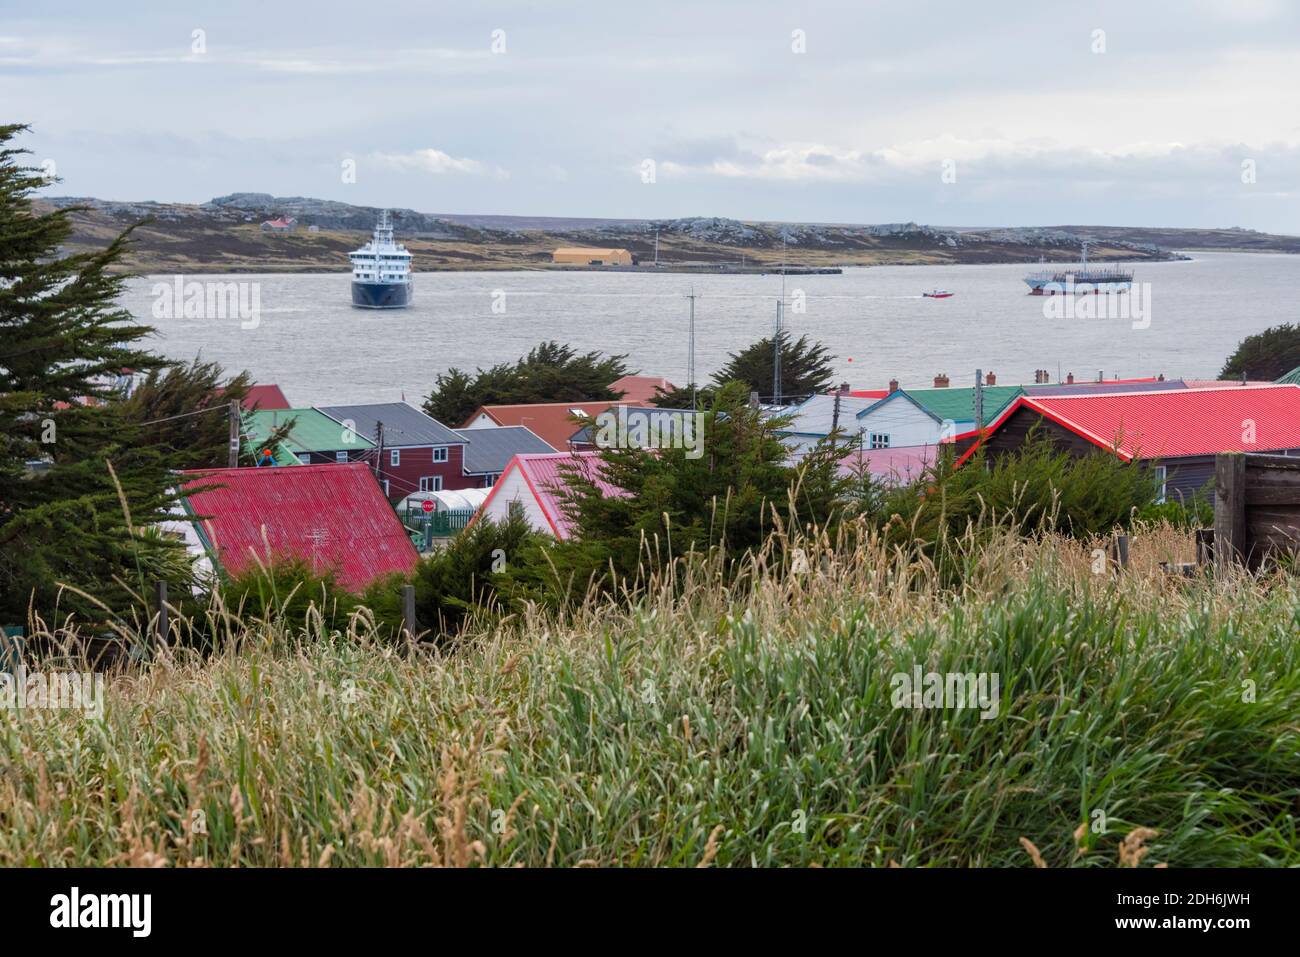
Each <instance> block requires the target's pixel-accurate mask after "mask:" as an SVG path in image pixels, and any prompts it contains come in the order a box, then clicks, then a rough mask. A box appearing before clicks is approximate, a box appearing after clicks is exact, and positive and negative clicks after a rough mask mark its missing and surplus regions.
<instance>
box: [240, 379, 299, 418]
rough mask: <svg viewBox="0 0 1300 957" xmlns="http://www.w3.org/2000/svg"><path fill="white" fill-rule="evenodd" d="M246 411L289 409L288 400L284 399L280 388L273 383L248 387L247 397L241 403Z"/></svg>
mask: <svg viewBox="0 0 1300 957" xmlns="http://www.w3.org/2000/svg"><path fill="white" fill-rule="evenodd" d="M241 405H242V406H243V407H244V409H245V410H246V411H252V410H253V409H254V408H258V409H289V408H292V406H290V405H289V400H288V399H286V398H285V397H284V393H283V392H281V391H280V387H279V386H278V385H275V384H274V383H272V384H269V385H255V386H250V387H249V390H248V395H247V396H245V397H244V401H243V402H242V403H241Z"/></svg>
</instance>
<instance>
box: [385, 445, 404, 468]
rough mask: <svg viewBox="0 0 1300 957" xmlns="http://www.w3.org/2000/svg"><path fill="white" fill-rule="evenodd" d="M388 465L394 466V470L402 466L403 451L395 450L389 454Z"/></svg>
mask: <svg viewBox="0 0 1300 957" xmlns="http://www.w3.org/2000/svg"><path fill="white" fill-rule="evenodd" d="M388 464H389V465H391V466H393V468H396V467H397V466H399V465H401V464H402V450H401V449H393V450H392V451H391V452H389V453H388Z"/></svg>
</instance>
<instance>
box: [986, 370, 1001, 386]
mask: <svg viewBox="0 0 1300 957" xmlns="http://www.w3.org/2000/svg"><path fill="white" fill-rule="evenodd" d="M984 384H985V385H997V384H998V377H997V376H995V375H994V374H993V373H992V372H989V373H987V374H986V375H985V376H984Z"/></svg>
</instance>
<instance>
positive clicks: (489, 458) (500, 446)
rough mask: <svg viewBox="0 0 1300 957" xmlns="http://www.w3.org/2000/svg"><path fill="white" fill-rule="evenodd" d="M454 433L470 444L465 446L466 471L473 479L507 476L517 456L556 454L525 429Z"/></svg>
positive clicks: (512, 426) (504, 428)
mask: <svg viewBox="0 0 1300 957" xmlns="http://www.w3.org/2000/svg"><path fill="white" fill-rule="evenodd" d="M453 431H454V432H455V433H456V434H457V435H458V436H460V438H461V439H462V440H463V441H465V442H468V443H469V444H468V445H467V446H465V471H466V472H468V473H469V474H471V475H485V474H487V473H489V472H504V471H505V470H506V466H507V465H509V464H510V460H511V459H512V458H514V457H515V456H516V455H520V454H528V453H530V452H554V451H556V450H555V449H553V448H551V447H550V446H549V445H547V444H546V443H545V442H543V441H542V440H541V439H540V438H538V437H537V436H536V435H534V434H533V433H532V432H531V431H530V430H528V429H526V428H525V427H524V426H522V425H501V426H496V427H494V428H486V429H454V430H453Z"/></svg>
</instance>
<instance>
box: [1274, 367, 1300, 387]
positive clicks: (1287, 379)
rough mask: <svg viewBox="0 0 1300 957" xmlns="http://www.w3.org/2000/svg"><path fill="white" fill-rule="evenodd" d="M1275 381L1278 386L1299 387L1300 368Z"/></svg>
mask: <svg viewBox="0 0 1300 957" xmlns="http://www.w3.org/2000/svg"><path fill="white" fill-rule="evenodd" d="M1277 381H1278V384H1279V385H1300V366H1296V367H1295V368H1294V369H1292V370H1291V371H1290V372H1288V373H1287V374H1286V375H1284V376H1282V378H1280V379H1278V380H1277Z"/></svg>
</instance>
